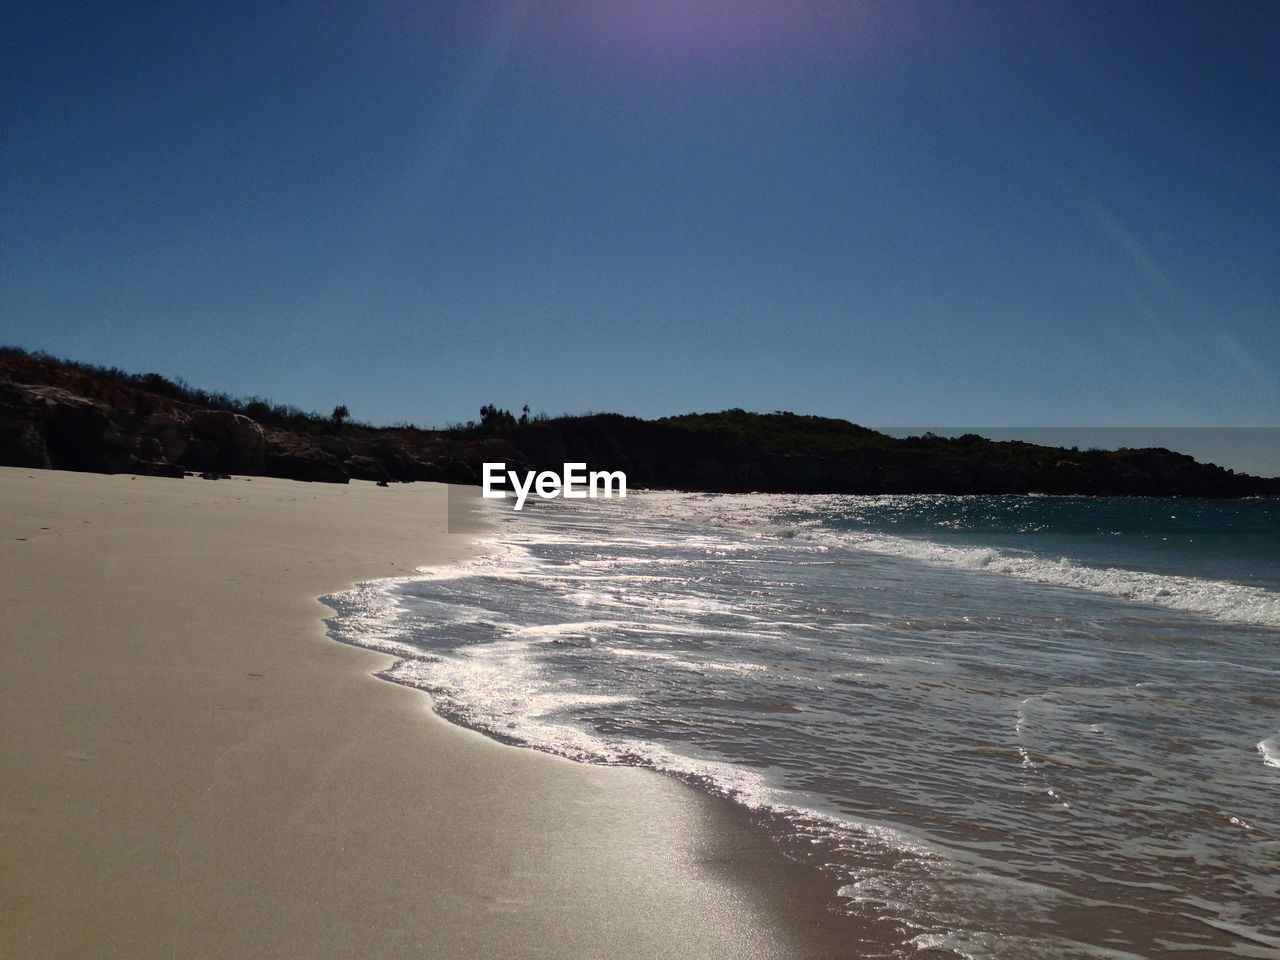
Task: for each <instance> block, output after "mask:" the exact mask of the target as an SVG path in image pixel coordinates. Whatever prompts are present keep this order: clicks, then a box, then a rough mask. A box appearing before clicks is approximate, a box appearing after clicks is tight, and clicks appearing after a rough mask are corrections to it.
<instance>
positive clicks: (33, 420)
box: [0, 347, 1280, 498]
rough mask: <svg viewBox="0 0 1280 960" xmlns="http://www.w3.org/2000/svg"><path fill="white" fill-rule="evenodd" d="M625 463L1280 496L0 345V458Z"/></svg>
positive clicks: (1178, 457)
mask: <svg viewBox="0 0 1280 960" xmlns="http://www.w3.org/2000/svg"><path fill="white" fill-rule="evenodd" d="M495 460H502V461H505V462H506V463H507V464H508V465H510V466H511V467H513V468H518V469H528V470H558V469H560V468H561V466H562V465H563V464H564V463H565V462H566V461H583V462H586V463H588V464H590V465H591V467H592V468H593V469H608V470H623V471H625V472H626V474H627V479H628V484H629V486H630V487H632V488H664V489H675V490H689V491H709V492H726V493H738V492H768V493H849V494H888V493H948V494H1024V493H1045V494H1083V495H1096V496H1155V497H1174V496H1182V497H1215V498H1226V497H1252V496H1269V497H1274V496H1280V478H1269V479H1268V478H1261V477H1254V476H1250V475H1248V474H1243V473H1236V472H1235V471H1233V470H1228V469H1224V468H1222V467H1219V466H1216V465H1213V464H1202V463H1198V462H1196V461H1195V460H1194V459H1193V458H1192V457H1189V456H1186V455H1185V454H1180V453H1175V452H1173V451H1171V450H1166V449H1163V448H1151V449H1123V450H1116V451H1104V450H1079V449H1076V448H1063V447H1051V446H1043V445H1040V444H1033V443H1022V442H1018V441H1003V442H997V441H993V440H988V439H985V438H983V437H981V436H978V435H977V434H966V435H964V436H961V437H954V438H946V437H937V436H933V435H931V434H925V435H923V436H914V437H907V438H905V439H898V438H894V437H890V436H887V435H886V434H883V433H879V432H877V431H875V430H871V429H868V428H866V427H860V426H858V425H856V424H853V423H850V422H848V421H847V420H837V419H831V418H827V417H816V416H803V415H799V414H794V413H787V412H781V411H779V412H775V413H750V412H747V411H745V410H736V409H735V410H725V411H722V412H720V413H691V414H685V415H683V416H676V417H664V418H662V419H658V420H641V419H639V418H636V417H628V416H623V415H620V414H613V413H595V414H589V415H582V416H560V417H546V416H541V415H539V416H530V415H529V412H528V409H527V408H526V409H525V410H524V411H523V413H522V414H521V415H520V416H516V415H515V414H513V413H511V412H510V411H507V410H502V409H499V408H497V407H495V406H493V405H491V404H490V405H486V406H484V407H483V408H481V411H480V419H479V420H477V421H474V422H470V423H465V424H454V425H451V426H449V427H447V428H445V429H425V428H419V427H415V426H410V425H399V426H390V427H374V426H371V425H369V424H366V423H361V422H358V421H355V420H352V419H351V417H350V413H349V411H348V410H347V408H346V406H344V405H342V404H339V405H337V406H335V408H334V410H333V412H332V414H330V415H329V416H327V417H326V416H322V415H320V414H316V413H308V412H305V411H302V410H298V409H297V408H294V407H290V406H287V405H282V404H277V403H273V402H271V401H268V400H264V399H261V398H256V397H255V398H237V397H232V396H228V395H226V394H221V393H209V392H207V391H204V390H199V389H196V388H193V387H190V386H188V385H187V384H185V383H183V382H182V381H176V380H171V379H168V378H166V377H164V376H161V375H160V374H156V373H147V374H132V373H127V372H125V371H122V370H119V369H115V368H106V367H98V366H93V365H90V364H86V363H79V362H75V361H69V360H62V359H58V358H56V357H52V356H49V355H47V354H43V353H39V352H29V351H27V350H23V349H20V348H17V347H5V348H0V465H3V466H16V467H34V468H43V469H57V470H81V471H92V472H98V473H133V474H145V475H157V476H170V477H182V476H185V475H187V474H189V473H194V474H201V475H207V476H214V477H216V476H221V475H224V474H232V473H235V474H244V475H249V476H271V477H283V478H287V479H294V480H310V481H320V482H327V483H346V482H347V481H349V480H352V479H357V480H374V481H381V482H384V483H393V482H411V481H418V480H421V481H444V482H449V483H467V484H474V483H478V482H479V476H480V465H481V464H482V463H483V462H485V461H495Z"/></svg>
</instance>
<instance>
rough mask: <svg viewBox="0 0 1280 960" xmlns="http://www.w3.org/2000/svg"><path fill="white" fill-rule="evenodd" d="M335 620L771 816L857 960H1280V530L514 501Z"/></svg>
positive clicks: (1181, 506) (1048, 517) (925, 502)
mask: <svg viewBox="0 0 1280 960" xmlns="http://www.w3.org/2000/svg"><path fill="white" fill-rule="evenodd" d="M491 515H492V517H493V519H494V533H493V536H492V538H491V542H490V544H489V546H490V550H489V552H488V553H487V554H486V555H485V556H483V557H482V558H480V559H478V560H476V561H473V562H470V563H467V564H464V565H461V566H458V567H454V568H446V569H442V570H433V571H426V572H424V573H423V575H422V576H421V577H416V578H409V579H399V580H393V581H380V582H377V583H373V584H365V585H362V587H361V588H359V589H358V590H357V591H354V592H352V593H350V594H347V595H344V596H342V597H337V598H331V599H330V602H331V603H332V604H333V605H334V606H335V607H336V608H337V609H338V611H339V616H338V617H337V618H336V619H335V620H334V622H333V630H334V633H335V635H336V636H338V637H339V638H340V639H344V640H347V641H349V642H354V643H359V644H362V645H366V646H371V647H375V648H378V649H383V650H387V651H390V652H393V653H395V654H397V655H399V656H400V657H401V658H402V659H401V660H400V662H399V663H398V664H397V666H396V667H395V668H394V669H393V670H392V671H391V672H390V676H391V677H392V678H393V679H396V680H398V681H400V682H402V683H406V684H410V685H414V686H418V687H422V688H424V689H426V690H429V691H431V693H432V694H433V696H434V698H435V704H436V708H437V710H438V711H439V712H441V713H442V714H443V715H445V716H446V717H449V718H451V719H453V720H455V721H456V722H459V723H462V724H465V725H467V726H470V727H473V728H475V729H478V730H481V731H484V732H487V733H489V734H490V735H492V736H494V737H497V738H500V739H502V740H504V741H506V742H511V743H516V744H522V745H525V746H529V747H531V748H535V749H540V750H546V751H550V752H554V753H558V754H561V755H563V756H568V757H572V758H574V759H578V760H582V761H584V762H594V763H609V764H631V765H638V766H645V767H650V768H652V769H655V770H658V771H661V772H664V773H667V774H669V775H672V776H676V777H679V778H681V779H682V780H685V781H686V782H688V783H690V784H693V785H694V786H696V787H698V788H699V789H703V790H706V791H709V792H711V793H714V794H717V795H720V796H724V797H727V798H729V799H731V800H733V801H735V802H736V803H738V804H740V805H741V806H742V807H743V808H744V809H745V810H746V811H748V813H749V815H750V816H751V817H752V818H754V819H755V821H756V822H757V824H758V825H759V827H760V829H762V830H766V831H768V832H769V833H770V834H771V835H772V836H774V837H775V838H776V839H777V841H778V843H779V844H780V846H781V847H782V848H783V849H784V850H786V851H787V852H788V853H789V854H790V855H792V856H795V857H797V858H800V859H802V860H805V861H807V862H810V863H812V864H813V866H814V868H815V869H816V870H821V871H822V872H823V873H824V875H826V876H827V877H828V878H829V891H830V898H831V906H832V907H833V909H838V910H841V911H844V912H846V913H848V914H850V915H851V916H853V917H856V918H860V919H863V920H866V921H867V922H868V923H869V924H871V926H872V927H873V928H874V929H876V930H877V931H879V932H878V934H877V938H878V939H877V944H878V945H875V946H868V945H866V944H859V945H857V947H856V949H855V948H854V946H853V945H851V955H858V956H886V957H911V956H921V955H928V956H938V955H943V956H945V955H954V956H965V957H975V958H976V957H992V958H994V957H1000V958H1038V957H1043V958H1067V957H1081V956H1097V957H1134V956H1138V957H1150V958H1171V957H1184V958H1185V957H1225V956H1252V957H1277V956H1280V912H1278V911H1277V910H1276V904H1277V903H1280V656H1278V646H1277V645H1278V644H1280V505H1278V504H1277V503H1275V502H1271V501H1243V502H1209V501H1149V500H1091V499H1085V498H1047V497H873V498H865V497H863V498H859V497H834V496H833V497H790V496H726V495H697V494H662V493H649V494H643V495H638V496H633V497H631V498H630V499H628V500H626V501H624V502H618V501H613V502H605V501H592V502H585V503H581V502H580V503H565V502H556V503H540V504H538V505H537V507H536V508H534V509H527V510H526V511H524V512H523V513H520V514H516V513H513V512H512V511H510V510H509V509H502V507H501V506H497V507H495V508H494V509H493V510H492V511H491Z"/></svg>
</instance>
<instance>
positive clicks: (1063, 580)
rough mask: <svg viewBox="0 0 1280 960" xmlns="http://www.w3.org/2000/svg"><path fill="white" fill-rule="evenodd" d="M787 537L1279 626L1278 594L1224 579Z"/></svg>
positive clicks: (915, 544)
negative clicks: (818, 541)
mask: <svg viewBox="0 0 1280 960" xmlns="http://www.w3.org/2000/svg"><path fill="white" fill-rule="evenodd" d="M787 535H788V536H789V537H795V536H802V537H804V538H806V539H810V538H812V539H820V540H824V541H826V542H829V543H838V544H839V545H841V546H846V547H852V548H854V549H857V550H865V551H868V552H871V553H877V554H883V555H887V556H894V557H902V558H904V559H910V560H924V561H928V562H931V563H942V564H947V565H949V566H952V567H958V568H961V569H965V570H981V571H986V572H988V573H998V574H1004V575H1006V576H1011V577H1017V578H1019V579H1021V580H1030V581H1032V582H1035V583H1043V584H1047V585H1051V586H1059V587H1071V588H1074V589H1077V590H1088V591H1090V592H1093V593H1105V594H1109V595H1111V596H1113V597H1121V598H1123V599H1125V600H1132V601H1134V602H1135V603H1146V604H1154V605H1156V606H1161V607H1169V608H1170V609H1173V610H1181V611H1184V612H1186V613H1194V614H1199V615H1201V616H1208V617H1213V618H1214V619H1217V620H1224V621H1228V622H1231V623H1242V624H1250V625H1253V626H1263V627H1280V593H1275V592H1273V591H1270V590H1265V589H1263V588H1261V587H1250V586H1246V585H1244V584H1239V583H1231V582H1229V581H1223V580H1206V579H1202V578H1199V577H1185V576H1177V575H1174V574H1163V573H1150V572H1147V571H1142V570H1126V569H1123V568H1120V567H1091V566H1087V565H1085V564H1081V563H1077V562H1075V561H1073V560H1069V559H1067V558H1065V557H1062V558H1057V559H1050V558H1046V557H1038V556H1035V555H1034V554H1027V553H1019V554H1014V553H1009V552H1005V551H1001V550H997V549H995V548H993V547H963V546H952V545H949V544H941V543H934V542H932V541H929V540H923V539H913V538H910V537H894V536H887V535H885V534H879V533H849V532H839V533H834V532H828V531H817V530H807V531H802V532H796V531H788V533H787Z"/></svg>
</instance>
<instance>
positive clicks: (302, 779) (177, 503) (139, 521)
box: [0, 468, 848, 958]
mask: <svg viewBox="0 0 1280 960" xmlns="http://www.w3.org/2000/svg"><path fill="white" fill-rule="evenodd" d="M446 489H447V488H445V487H443V486H440V485H435V484H414V485H395V486H392V487H390V488H378V487H376V486H375V485H373V484H372V483H352V484H351V485H349V486H334V485H322V484H306V483H299V482H295V481H285V480H272V479H266V478H259V477H255V478H252V479H251V480H250V479H248V478H238V477H237V478H232V479H230V480H223V481H218V482H212V481H204V480H196V479H185V480H178V479H160V478H145V477H132V476H127V475H115V476H103V475H95V474H76V473H64V472H51V471H35V470H27V469H21V468H3V469H0V523H2V524H3V526H2V527H0V565H2V567H3V570H4V572H5V576H4V577H3V578H0V579H2V580H3V586H2V587H0V591H2V593H0V606H2V607H3V609H4V617H3V622H4V631H3V635H2V637H0V649H2V650H3V658H4V669H3V671H0V675H2V679H0V704H2V706H0V718H2V721H3V729H4V737H3V769H4V771H5V777H4V779H5V781H6V784H7V787H6V791H5V795H4V798H3V800H2V801H0V803H3V809H2V811H0V816H2V821H0V822H2V823H3V828H2V830H0V845H2V846H3V860H4V862H5V864H6V869H5V871H4V880H3V882H2V886H0V915H3V916H4V917H5V920H4V922H3V923H2V924H0V952H2V953H4V954H5V955H6V956H13V957H28V956H29V957H35V956H58V957H126V956H127V957H131V958H143V957H161V956H163V957H196V956H201V957H258V956H261V957H283V956H307V957H349V956H356V955H360V956H368V957H398V956H408V955H412V956H417V957H421V956H428V957H453V956H459V957H462V956H465V957H488V956H493V957H498V956H503V957H544V956H545V957H553V956H554V957H574V956H581V957H591V956H605V955H609V956H619V957H650V956H652V957H659V956H663V957H693V956H705V955H711V954H716V955H720V956H730V957H732V956H742V957H791V956H838V955H844V954H846V953H847V952H848V951H846V950H845V949H844V948H843V946H842V940H841V937H842V935H843V934H842V931H843V929H844V927H843V924H841V923H840V922H838V921H837V920H836V919H833V918H832V917H831V915H830V914H827V913H826V912H825V911H824V909H823V905H822V898H821V897H820V896H819V894H820V891H821V889H822V882H821V880H820V879H819V878H817V877H815V876H811V875H810V873H809V872H808V871H807V869H805V868H801V867H800V866H798V865H795V864H790V863H789V862H788V861H786V860H785V859H784V858H783V857H781V855H780V854H779V853H778V851H777V850H776V849H775V848H773V847H772V845H771V843H770V842H769V841H768V840H767V839H766V838H765V837H764V836H763V835H761V834H760V833H759V832H757V831H754V830H753V829H752V828H751V827H750V825H749V824H748V823H746V822H745V818H743V817H740V816H735V815H734V814H733V813H732V812H729V811H726V810H725V806H727V805H725V804H720V803H717V802H715V801H714V800H713V799H711V798H706V797H702V796H700V795H698V794H697V793H696V792H695V791H693V790H691V789H689V788H687V787H685V786H684V785H682V784H679V783H677V782H674V781H671V780H669V779H667V778H663V777H661V776H658V775H656V774H652V773H650V772H648V771H642V770H635V769H624V768H603V767H595V766H589V765H582V764H576V763H572V762H570V761H566V760H563V759H559V758H556V757H552V756H549V755H546V754H543V753H538V752H534V751H529V750H523V749H519V748H513V747H508V746H504V745H501V744H498V743H496V742H494V741H492V740H490V739H488V738H486V737H484V736H482V735H480V734H477V733H475V732H473V731H469V730H465V729H463V728H461V727H458V726H455V725H453V724H450V723H448V722H447V721H445V720H443V719H441V718H439V717H437V716H436V715H435V714H434V713H433V712H432V711H431V709H430V704H429V699H428V698H427V697H424V696H423V695H422V693H421V692H420V691H417V690H413V689H410V688H408V687H404V686H401V685H399V684H395V683H388V682H385V681H383V680H382V679H380V678H378V677H377V676H376V674H377V673H379V672H381V671H383V670H385V669H386V668H387V667H388V666H389V665H390V664H391V662H392V659H391V658H389V657H388V656H386V655H385V654H381V653H375V652H373V651H368V650H361V649H359V648H356V647H353V646H351V645H348V644H343V643H338V642H334V641H333V640H332V639H331V638H329V637H328V636H327V635H326V633H325V627H324V620H325V619H326V618H327V617H329V616H331V615H332V612H331V610H330V609H329V608H328V607H326V606H324V605H323V604H322V603H321V602H320V601H319V599H318V598H319V597H321V596H325V595H330V594H334V593H338V592H341V591H342V590H345V589H349V588H350V587H351V586H352V585H353V584H355V583H357V582H360V581H367V580H371V579H377V578H381V577H386V576H405V575H412V574H413V572H414V570H415V568H416V567H418V566H419V565H423V564H429V563H448V562H455V561H458V560H461V559H464V558H465V557H467V556H471V555H473V554H474V552H475V550H476V546H475V540H476V536H477V534H478V533H479V529H480V528H479V526H478V525H477V526H475V527H473V528H472V529H470V530H469V531H468V532H467V533H465V534H460V535H459V534H453V535H447V534H446V533H445V517H446V499H447V498H446ZM316 641H319V642H316Z"/></svg>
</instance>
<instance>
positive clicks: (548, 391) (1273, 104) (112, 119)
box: [0, 0, 1280, 426]
mask: <svg viewBox="0 0 1280 960" xmlns="http://www.w3.org/2000/svg"><path fill="white" fill-rule="evenodd" d="M2 9H3V14H2V20H0V44H2V48H0V98H2V108H0V109H2V113H0V124H2V126H0V135H2V137H3V141H2V146H3V152H2V155H0V178H2V179H0V188H2V193H3V196H2V197H0V341H2V342H6V343H16V344H18V345H21V346H26V347H29V348H41V349H45V350H48V351H50V352H53V353H56V354H60V355H69V356H73V357H76V358H79V359H84V360H89V361H93V362H99V363H107V364H118V365H120V366H123V367H126V368H128V369H131V370H136V371H147V370H156V371H159V372H162V373H166V374H169V375H176V376H182V377H185V378H186V379H187V380H189V381H190V382H192V383H193V384H196V385H199V386H205V387H209V388H213V389H225V390H229V391H231V392H234V393H242V394H248V393H256V394H264V395H267V396H269V397H271V398H273V399H276V400H281V401H287V402H292V403H295V404H298V405H300V406H303V407H307V408H316V409H320V410H328V409H330V408H331V407H332V406H333V405H334V404H335V403H338V402H344V403H346V404H347V405H348V406H350V408H351V410H352V412H353V414H354V415H355V416H356V417H358V418H360V419H369V420H372V421H375V422H391V421H399V420H409V421H416V422H419V423H427V424H443V423H445V422H447V421H451V420H463V419H469V418H473V417H475V416H476V410H477V408H478V407H479V406H480V405H481V404H482V403H485V402H489V401H493V402H496V403H498V404H499V405H502V406H509V407H512V408H518V407H519V406H520V405H521V404H524V403H528V404H529V405H530V406H531V407H532V408H533V409H534V410H535V411H536V410H545V411H548V412H551V413H557V412H561V411H566V410H568V411H581V410H587V409H611V410H618V411H621V412H626V413H633V414H638V415H643V416H653V415H660V414H665V413H676V412H684V411H688V410H708V409H721V408H724V407H731V406H740V407H745V408H748V409H758V410H773V409H778V408H785V409H791V410H796V411H800V412H809V413H821V414H826V415H832V416H842V417H848V418H850V419H853V420H856V421H858V422H861V423H866V424H872V425H878V424H938V425H947V424H968V425H973V424H977V425H982V424H986V425H1027V424H1039V425H1143V426H1162V425H1163V426H1193V425H1263V426H1270V425H1276V424H1277V423H1280V66H1278V65H1280V4H1277V3H1274V2H1266V3H1230V2H1212V3H1202V4H1177V3H1134V4H1128V3H1123V2H1106V3H1087V2H1070V3H1067V2H1053V3H1036V2H1017V3H1007V4H1006V3H998V2H983V3H972V4H970V3H943V2H938V0H930V2H926V3H919V4H916V3H910V2H899V0H894V2H889V3H861V2H857V0H848V2H839V3H837V2H816V0H815V2H808V3H807V2H804V0H794V2H783V0H777V2H772V3H765V2H759V0H661V2H657V0H616V2H615V0H581V2H574V0H546V2H529V3H518V2H482V0H475V2H440V3H411V2H397V3H378V2H372V0H362V2H359V3H351V4H327V3H326V4H314V3H297V4H291V3H281V4H274V3H266V2H261V0H259V2H253V3H234V2H225V0H224V2H210V3H203V4H201V3H192V4H186V3H182V4H175V3H162V2H156V3H145V4H134V3H103V2H88V3H58V4H54V3H34V2H33V3H16V4H13V3H6V4H4V5H3V7H2Z"/></svg>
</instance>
